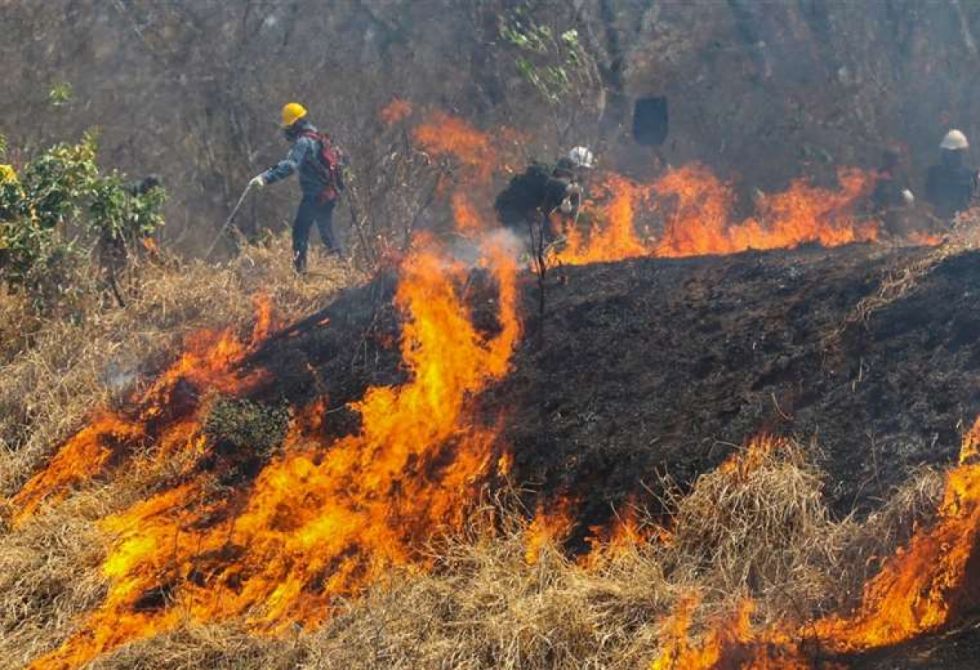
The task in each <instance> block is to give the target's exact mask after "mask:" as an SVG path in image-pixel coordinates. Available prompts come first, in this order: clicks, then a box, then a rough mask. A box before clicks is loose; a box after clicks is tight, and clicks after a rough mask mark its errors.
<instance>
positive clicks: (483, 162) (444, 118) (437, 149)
mask: <svg viewBox="0 0 980 670" xmlns="http://www.w3.org/2000/svg"><path fill="white" fill-rule="evenodd" d="M412 137H413V138H414V140H415V142H416V143H417V144H419V145H420V146H421V147H422V148H423V149H424V150H425V151H427V152H429V153H430V154H432V155H434V156H440V157H452V158H455V159H456V160H457V161H459V163H460V164H461V165H462V166H463V168H464V170H465V171H466V172H467V174H468V175H472V178H475V179H477V180H479V181H480V182H487V181H489V179H490V175H491V174H492V173H493V171H494V169H495V168H496V165H497V151H496V149H495V148H494V146H493V142H492V140H491V138H490V135H488V134H487V133H484V132H482V131H480V130H477V129H476V128H474V127H473V126H471V125H470V124H468V123H467V122H466V121H464V120H463V119H460V118H458V117H455V116H450V115H448V114H446V113H444V112H433V113H432V114H431V115H430V116H429V117H428V118H427V119H426V121H425V122H424V123H422V124H420V125H419V126H418V127H416V128H415V129H414V130H413V131H412Z"/></svg>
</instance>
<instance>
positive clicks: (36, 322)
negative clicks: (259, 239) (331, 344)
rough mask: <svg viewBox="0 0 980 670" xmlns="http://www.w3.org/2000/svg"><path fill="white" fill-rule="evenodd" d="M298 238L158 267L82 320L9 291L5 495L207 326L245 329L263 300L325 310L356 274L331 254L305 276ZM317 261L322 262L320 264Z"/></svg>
mask: <svg viewBox="0 0 980 670" xmlns="http://www.w3.org/2000/svg"><path fill="white" fill-rule="evenodd" d="M288 244H289V242H288V239H286V238H279V239H274V240H272V241H271V242H270V244H269V245H266V246H250V247H246V248H244V249H243V253H242V254H241V255H240V256H238V257H237V258H236V259H235V260H234V261H232V262H231V263H229V264H227V265H222V266H214V265H208V264H205V263H203V262H188V263H184V262H178V261H176V260H173V259H168V260H166V261H162V262H160V263H158V264H153V265H148V266H147V267H145V268H144V269H143V273H142V279H141V284H140V286H139V289H138V290H135V291H134V294H133V296H132V297H131V299H130V300H129V302H128V304H127V306H126V308H125V309H114V310H109V311H105V310H100V309H98V308H97V306H96V305H92V306H91V308H90V309H88V310H87V311H85V312H84V316H83V317H80V318H77V319H73V320H63V319H59V320H44V319H43V318H40V317H37V316H35V315H34V314H33V313H32V312H31V311H30V307H29V305H28V304H26V302H25V301H21V300H19V299H18V297H17V296H13V295H7V294H2V295H0V367H2V374H0V495H4V496H9V495H10V494H12V493H13V492H14V491H16V490H17V488H18V487H19V486H20V484H22V483H23V482H24V480H25V479H26V477H27V476H29V474H30V473H31V472H33V470H34V469H35V468H36V467H37V465H38V463H39V462H40V460H41V459H43V458H44V457H45V456H46V455H48V454H49V453H50V450H51V449H52V448H53V446H54V445H55V444H56V443H57V442H58V441H59V440H61V439H63V438H64V437H66V436H67V435H68V434H69V433H70V432H71V431H72V430H75V429H77V428H78V427H79V425H80V424H81V422H82V419H83V418H84V417H85V416H86V415H87V414H88V413H89V412H91V411H92V409H93V408H95V407H98V406H105V405H111V404H113V403H118V402H119V401H120V400H122V399H124V398H125V397H126V395H128V393H129V391H130V390H131V389H133V388H134V386H135V387H139V385H140V383H141V382H143V381H145V379H144V375H148V374H152V373H153V372H155V371H156V370H157V369H159V368H160V367H161V366H162V364H163V363H165V362H166V359H167V357H168V356H172V355H173V352H174V351H176V350H177V346H176V345H177V344H178V342H179V341H180V338H181V337H183V336H184V335H186V334H187V333H190V332H193V331H196V330H199V329H202V328H227V327H230V328H235V329H239V330H245V329H246V327H247V325H248V324H250V322H251V321H252V320H253V318H254V311H255V307H254V303H253V299H254V297H256V296H258V295H260V294H263V295H267V296H268V297H269V298H270V299H271V301H272V304H273V305H274V309H275V313H276V316H277V318H279V319H281V320H283V321H289V320H291V319H294V318H298V317H300V316H304V315H307V314H309V313H311V312H313V311H315V309H316V308H318V307H322V306H323V305H324V303H325V302H326V301H328V300H329V299H330V297H331V295H332V294H334V293H335V292H336V291H337V290H339V289H340V288H342V287H344V286H346V285H349V284H350V283H351V282H352V280H353V277H354V274H355V273H354V272H353V271H351V270H350V269H349V268H347V267H346V266H343V265H340V264H337V263H335V262H334V261H331V260H326V259H325V260H323V261H321V262H320V263H319V267H317V266H316V265H314V269H315V270H316V274H311V275H309V276H307V277H303V278H300V277H297V276H296V275H295V273H294V272H293V270H292V266H291V264H290V252H289V251H288ZM314 263H316V261H314Z"/></svg>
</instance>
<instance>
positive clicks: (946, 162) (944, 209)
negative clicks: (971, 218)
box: [926, 151, 977, 217]
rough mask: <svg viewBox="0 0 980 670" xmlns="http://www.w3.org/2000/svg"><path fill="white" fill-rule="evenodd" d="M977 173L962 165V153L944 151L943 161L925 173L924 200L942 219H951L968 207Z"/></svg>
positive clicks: (974, 190) (975, 184) (975, 187)
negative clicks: (930, 204)
mask: <svg viewBox="0 0 980 670" xmlns="http://www.w3.org/2000/svg"><path fill="white" fill-rule="evenodd" d="M976 189H977V173H976V171H975V170H971V169H969V168H967V167H965V166H964V165H963V152H962V151H944V152H943V160H942V161H941V162H940V164H939V165H933V166H932V167H930V168H929V171H928V172H927V173H926V200H928V201H929V202H930V203H932V205H933V207H935V209H936V213H937V214H938V215H939V216H942V217H953V216H955V215H956V214H957V213H958V212H962V211H963V210H965V209H967V208H968V207H969V206H970V201H971V200H972V199H973V195H974V193H975V192H976Z"/></svg>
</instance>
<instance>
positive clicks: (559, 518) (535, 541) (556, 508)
mask: <svg viewBox="0 0 980 670" xmlns="http://www.w3.org/2000/svg"><path fill="white" fill-rule="evenodd" d="M574 506H575V501H573V500H571V499H570V498H565V497H562V498H559V499H558V500H556V501H553V502H552V503H550V506H549V507H548V508H547V509H546V508H545V506H544V503H543V502H538V505H537V508H536V509H535V511H534V518H533V519H532V520H531V523H530V525H529V526H528V527H527V530H526V531H525V533H524V545H525V546H524V560H525V561H526V562H527V564H528V565H536V564H537V563H538V561H539V560H540V559H541V553H542V552H543V551H544V550H545V548H546V547H548V546H553V545H556V544H560V543H561V542H563V541H564V540H565V539H566V538H567V537H568V536H569V534H570V533H571V532H572V530H573V529H574V528H575V523H576V522H575V517H574V515H573V514H572V508H573V507H574Z"/></svg>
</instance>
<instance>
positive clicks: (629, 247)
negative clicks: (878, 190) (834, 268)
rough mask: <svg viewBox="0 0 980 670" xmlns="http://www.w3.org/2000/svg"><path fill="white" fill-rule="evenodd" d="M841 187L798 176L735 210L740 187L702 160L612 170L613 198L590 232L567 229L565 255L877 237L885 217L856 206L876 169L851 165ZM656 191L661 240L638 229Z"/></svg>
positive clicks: (735, 248) (576, 259)
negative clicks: (630, 174) (656, 173)
mask: <svg viewBox="0 0 980 670" xmlns="http://www.w3.org/2000/svg"><path fill="white" fill-rule="evenodd" d="M838 181H839V183H840V188H839V190H831V189H825V188H820V187H816V186H813V185H812V184H810V183H809V182H807V181H806V180H802V179H798V180H796V181H794V182H792V183H791V184H790V187H789V189H787V190H786V191H785V192H783V193H776V194H771V195H763V196H762V197H760V198H759V200H758V202H757V203H756V206H757V215H756V217H753V218H748V219H745V220H743V221H741V222H739V221H736V220H735V218H734V214H733V211H734V203H735V193H734V190H733V188H732V186H731V185H730V184H727V183H725V182H723V181H721V180H720V179H718V177H716V176H715V175H714V174H712V173H711V172H710V171H709V170H708V169H707V168H705V167H703V166H701V165H697V164H694V165H687V166H684V167H681V168H676V169H671V170H668V171H667V172H666V173H665V174H664V175H663V176H661V177H660V178H659V179H657V180H656V181H654V182H653V183H652V184H649V185H642V184H637V183H635V182H632V181H630V180H628V179H626V178H624V177H622V176H619V175H615V174H611V175H608V176H607V177H606V179H605V182H604V184H603V190H605V191H606V192H608V193H609V194H610V195H611V200H610V203H609V205H608V206H606V207H605V208H604V210H603V212H602V215H601V216H600V217H599V220H598V221H597V222H596V223H594V224H593V226H592V230H591V231H590V233H589V234H588V235H587V236H585V235H583V234H582V233H581V232H580V231H578V230H574V229H570V230H568V231H567V232H566V235H567V239H568V242H567V245H566V247H565V249H563V250H562V251H561V252H560V253H559V254H558V260H560V261H561V262H563V263H568V264H571V265H580V264H584V263H598V262H608V261H615V260H622V259H626V258H636V257H639V256H658V257H668V258H677V257H684V256H699V255H708V254H731V253H739V252H742V251H748V250H750V249H756V250H766V249H781V248H792V247H796V246H799V245H801V244H805V243H809V242H817V243H820V244H822V245H824V246H828V247H830V246H839V245H842V244H848V243H851V242H865V241H872V240H875V239H877V236H878V223H877V222H876V221H873V220H864V219H862V218H860V217H857V216H856V215H855V214H854V213H853V212H854V211H855V208H856V206H857V204H858V203H859V201H860V200H861V198H863V197H864V196H866V195H867V193H868V191H869V190H870V188H871V185H872V178H871V175H870V174H869V173H865V172H862V171H859V170H854V169H843V170H840V171H839V173H838ZM651 198H652V199H654V201H655V203H656V206H657V207H659V208H660V209H661V210H662V211H663V213H664V215H665V222H664V227H663V233H662V235H661V236H660V238H659V239H658V240H657V241H656V242H655V243H653V244H650V243H647V242H646V241H644V240H643V239H642V238H641V237H640V235H638V233H637V231H636V226H635V221H634V211H635V206H636V203H638V202H641V201H647V200H649V199H651Z"/></svg>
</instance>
